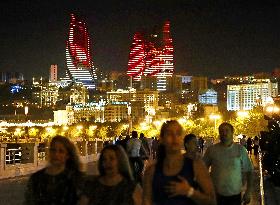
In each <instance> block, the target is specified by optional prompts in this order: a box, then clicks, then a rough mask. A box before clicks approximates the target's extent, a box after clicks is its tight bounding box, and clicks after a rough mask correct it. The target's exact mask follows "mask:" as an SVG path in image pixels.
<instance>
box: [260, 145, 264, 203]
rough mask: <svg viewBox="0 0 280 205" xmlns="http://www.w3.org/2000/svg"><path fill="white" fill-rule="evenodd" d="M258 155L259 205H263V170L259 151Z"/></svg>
mask: <svg viewBox="0 0 280 205" xmlns="http://www.w3.org/2000/svg"><path fill="white" fill-rule="evenodd" d="M258 153H259V172H260V195H261V199H260V200H261V205H265V199H264V185H263V169H262V153H261V149H260V148H259V150H258Z"/></svg>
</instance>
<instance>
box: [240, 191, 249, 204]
mask: <svg viewBox="0 0 280 205" xmlns="http://www.w3.org/2000/svg"><path fill="white" fill-rule="evenodd" d="M250 201H251V193H250V192H249V191H246V192H245V193H244V195H243V198H242V202H243V204H249V203H250Z"/></svg>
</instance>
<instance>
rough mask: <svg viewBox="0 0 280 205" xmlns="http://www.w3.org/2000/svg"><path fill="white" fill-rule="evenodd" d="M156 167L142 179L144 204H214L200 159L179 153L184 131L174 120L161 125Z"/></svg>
mask: <svg viewBox="0 0 280 205" xmlns="http://www.w3.org/2000/svg"><path fill="white" fill-rule="evenodd" d="M160 142H161V143H160V146H159V149H158V153H157V162H156V164H155V165H152V166H150V167H149V168H147V170H146V172H145V176H144V184H143V185H144V198H143V200H144V201H143V204H144V205H171V204H172V205H173V204H174V205H195V204H201V205H202V204H203V205H207V204H209V205H210V204H211V205H215V204H216V199H215V192H214V188H213V184H212V181H211V179H210V176H209V172H208V170H207V168H206V166H205V165H204V163H203V162H202V160H201V159H195V160H192V159H190V158H187V157H184V155H183V154H182V153H181V149H182V147H183V129H182V126H181V125H180V124H179V123H178V122H177V121H175V120H171V121H167V122H165V123H163V125H162V127H161V131H160Z"/></svg>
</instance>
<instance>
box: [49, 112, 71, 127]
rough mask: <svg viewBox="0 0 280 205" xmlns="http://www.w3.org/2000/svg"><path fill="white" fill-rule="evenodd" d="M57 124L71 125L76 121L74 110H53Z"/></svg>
mask: <svg viewBox="0 0 280 205" xmlns="http://www.w3.org/2000/svg"><path fill="white" fill-rule="evenodd" d="M53 116H54V124H55V125H59V126H61V125H71V124H73V123H74V112H73V111H72V110H68V109H66V110H57V111H53Z"/></svg>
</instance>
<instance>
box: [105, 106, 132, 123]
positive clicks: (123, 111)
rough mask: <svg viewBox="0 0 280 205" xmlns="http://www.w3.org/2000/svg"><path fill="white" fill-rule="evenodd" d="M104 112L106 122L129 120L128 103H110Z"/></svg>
mask: <svg viewBox="0 0 280 205" xmlns="http://www.w3.org/2000/svg"><path fill="white" fill-rule="evenodd" d="M104 114H105V121H106V122H120V121H122V120H128V116H129V115H128V103H126V102H115V103H109V104H107V105H106V106H105V112H104Z"/></svg>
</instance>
